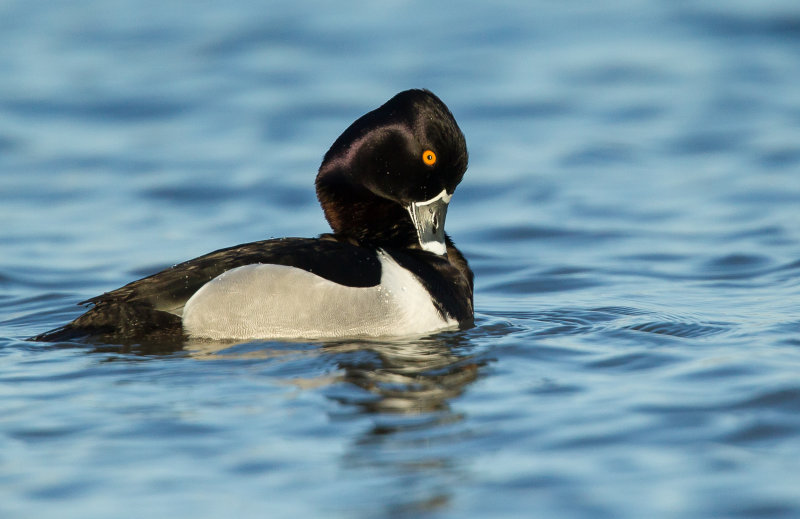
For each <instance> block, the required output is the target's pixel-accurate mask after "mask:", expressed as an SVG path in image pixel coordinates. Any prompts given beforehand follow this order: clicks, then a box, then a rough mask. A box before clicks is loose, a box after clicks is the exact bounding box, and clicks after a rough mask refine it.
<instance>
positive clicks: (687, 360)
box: [0, 0, 800, 518]
mask: <svg viewBox="0 0 800 519" xmlns="http://www.w3.org/2000/svg"><path fill="white" fill-rule="evenodd" d="M751 4H752V3H751V2H736V1H734V2H726V3H724V4H719V3H717V2H657V1H644V0H643V1H637V0H629V1H619V2H606V3H603V4H602V5H601V4H597V3H593V2H577V3H575V2H571V3H553V2H533V3H530V2H529V3H519V4H518V3H515V2H492V3H490V4H489V3H484V2H462V3H460V4H459V6H458V8H457V9H455V10H447V9H445V8H444V7H440V6H436V5H430V3H425V2H415V1H409V2H392V3H384V4H380V5H377V4H374V3H368V2H351V3H349V4H347V5H342V4H341V3H339V4H327V3H323V2H307V3H294V4H291V5H289V4H285V3H273V2H251V1H244V0H242V1H234V2H226V3H224V4H222V3H220V4H219V5H216V6H209V5H205V4H197V3H193V2H182V1H176V2H169V3H166V4H165V3H163V2H154V1H148V0H145V1H137V2H133V1H127V0H120V1H115V2H100V1H98V0H80V1H50V2H38V1H33V2H23V1H13V0H12V1H7V2H4V3H3V4H2V5H0V78H2V79H0V222H2V225H0V251H2V254H0V356H2V360H0V402H2V403H0V517H15V518H28V517H30V518H42V517H59V518H70V517H81V518H94V517H97V518H101V517H102V518H108V517H167V516H169V517H194V518H202V517H223V516H224V517H342V518H345V517H346V518H352V517H365V518H366V517H436V518H439V517H441V518H444V517H458V518H464V517H475V518H477V517H559V518H570V517H581V518H582V517H591V518H603V517H608V518H622V517H631V518H640V517H676V518H677V517H797V516H800V492H798V490H797V489H798V488H800V477H799V476H798V474H800V471H798V461H797V460H798V459H800V413H799V412H798V411H800V378H799V377H798V373H799V372H800V349H799V348H800V297H799V296H800V227H799V226H798V222H800V174H798V169H800V89H798V88H797V85H798V84H800V60H798V58H797V56H800V8H798V7H797V5H796V3H795V2H789V1H785V2H767V3H764V2H760V3H759V4H758V6H755V5H754V4H752V5H751ZM410 87H427V88H430V89H432V90H433V91H435V92H436V93H437V94H438V95H439V96H440V97H442V98H443V99H444V100H445V102H446V103H447V104H448V105H449V106H450V108H451V109H452V111H453V112H454V114H455V116H456V118H457V119H458V121H459V123H460V125H461V127H462V129H463V130H464V133H465V134H466V137H467V142H468V145H469V148H470V154H471V164H470V169H469V171H468V173H467V175H466V177H465V179H464V182H463V183H462V185H461V186H460V187H459V189H458V191H457V192H456V194H455V196H454V198H453V201H452V203H451V209H450V214H449V215H448V219H447V220H448V221H447V224H448V231H449V233H450V234H451V236H452V237H453V238H454V239H455V241H456V242H457V243H458V245H459V247H460V248H461V249H462V250H463V251H464V253H465V255H466V256H467V257H468V258H469V260H470V262H471V265H472V266H473V268H474V270H475V272H476V295H475V300H476V326H475V327H474V328H473V329H470V330H466V331H463V332H448V333H443V334H439V335H435V336H432V337H425V338H420V339H418V340H408V341H371V342H370V341H360V342H342V341H340V342H333V343H320V342H289V343H279V342H253V343H247V344H238V345H231V344H209V343H195V344H187V345H185V347H182V348H175V347H173V346H171V345H127V346H119V345H106V344H88V345H87V344H55V345H47V344H40V343H32V342H27V341H25V338H26V337H29V336H31V335H34V334H36V333H39V332H42V331H44V330H47V329H50V328H53V327H55V326H58V325H60V324H63V323H64V322H66V321H68V320H69V319H72V318H74V317H76V316H77V315H79V314H80V312H81V309H80V308H79V307H78V306H76V303H77V302H79V301H82V300H84V299H87V298H89V297H92V296H94V295H97V294H99V293H102V292H103V291H107V290H110V289H113V288H116V287H118V286H121V285H123V284H125V283H127V282H129V281H131V280H133V279H136V278H138V277H141V276H144V275H147V274H149V273H152V272H154V271H157V270H159V269H161V268H164V267H167V266H169V265H171V264H174V263H177V262H179V261H183V260H185V259H189V258H192V257H195V256H198V255H200V254H203V253H205V252H209V251H211V250H215V249H218V248H221V247H225V246H230V245H234V244H238V243H243V242H248V241H254V240H259V239H264V238H268V237H279V236H313V235H316V234H319V233H322V232H325V231H327V226H326V224H325V222H324V218H323V216H322V212H321V210H320V208H319V207H318V205H317V203H316V200H315V198H314V191H313V178H314V175H315V172H316V168H317V167H318V165H319V162H320V160H321V158H322V154H323V153H324V152H325V150H327V148H328V146H329V145H330V144H331V143H332V142H333V140H334V139H335V138H336V137H337V136H338V134H339V133H340V132H341V131H342V130H343V129H344V128H345V127H346V126H347V125H348V124H349V123H350V122H351V121H352V120H354V119H355V118H356V117H358V116H359V115H361V114H362V113H364V112H366V111H367V110H370V109H372V108H374V107H375V106H377V105H378V104H380V103H382V102H383V101H385V100H386V99H388V98H389V97H391V96H392V95H393V94H394V93H396V92H397V91H400V90H403V89H405V88H410Z"/></svg>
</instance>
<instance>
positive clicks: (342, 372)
mask: <svg viewBox="0 0 800 519" xmlns="http://www.w3.org/2000/svg"><path fill="white" fill-rule="evenodd" d="M460 343H461V344H463V343H464V339H463V338H462V337H459V336H457V335H442V336H439V337H433V338H424V339H417V340H413V341H400V340H398V341H391V340H388V341H387V340H384V341H380V342H378V341H366V340H359V341H352V342H338V341H337V342H335V343H320V344H314V343H311V344H309V343H292V342H280V343H270V342H266V343H265V342H245V343H242V342H224V341H192V340H190V341H187V342H186V343H185V344H183V348H185V351H186V352H187V353H188V354H189V355H190V356H191V357H193V358H196V359H200V360H219V359H261V360H267V359H269V360H277V361H279V362H280V361H281V359H290V358H297V357H321V356H325V357H328V358H330V359H331V360H332V361H333V362H334V363H335V366H336V368H337V371H336V374H335V375H324V376H321V377H316V378H304V377H292V378H288V379H286V382H287V383H291V384H293V385H296V386H297V387H299V388H312V387H320V386H324V385H328V384H331V383H336V382H345V383H348V384H352V385H353V386H356V387H358V388H361V389H363V390H364V394H363V395H361V396H360V397H351V396H337V397H332V398H334V400H336V401H338V402H340V403H342V404H346V405H351V406H355V407H357V408H358V409H360V410H361V412H364V413H391V414H404V415H420V414H424V413H438V412H446V411H448V409H449V406H448V402H449V400H451V399H453V398H455V397H457V396H459V395H460V394H461V393H462V392H463V390H464V387H465V386H467V385H468V384H470V383H472V382H474V381H475V380H476V379H477V377H478V368H479V367H480V365H481V364H480V363H479V362H478V361H476V360H475V359H474V358H473V357H472V356H471V355H467V354H464V353H456V352H457V351H458V346H459V344H460ZM163 347H164V345H163V344H159V345H157V346H151V347H147V346H143V345H135V346H133V347H131V346H128V347H126V348H127V350H128V351H137V352H139V353H144V354H152V353H153V352H154V350H156V348H163ZM162 351H163V350H162ZM385 432H387V431H381V433H385Z"/></svg>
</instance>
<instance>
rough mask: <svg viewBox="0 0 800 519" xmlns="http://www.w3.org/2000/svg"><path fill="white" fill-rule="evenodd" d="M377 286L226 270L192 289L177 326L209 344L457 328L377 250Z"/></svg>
mask: <svg viewBox="0 0 800 519" xmlns="http://www.w3.org/2000/svg"><path fill="white" fill-rule="evenodd" d="M378 259H379V260H380V263H381V283H380V285H378V286H375V287H366V288H359V287H347V286H343V285H339V284H337V283H334V282H333V281H329V280H327V279H325V278H322V277H319V276H317V275H315V274H311V273H310V272H306V271H304V270H301V269H298V268H295V267H287V266H283V265H271V264H254V265H245V266H243V267H238V268H235V269H232V270H229V271H227V272H225V273H223V274H221V275H219V276H217V277H216V278H214V279H212V280H211V281H209V282H208V283H206V284H205V285H203V287H202V288H200V290H198V291H197V292H196V293H195V294H194V295H193V296H192V297H191V298H190V299H189V300H188V301H187V302H186V306H185V307H184V309H183V328H184V330H185V331H186V333H187V334H188V335H190V336H192V337H198V338H209V339H270V338H274V339H281V338H283V339H288V338H307V339H314V338H334V337H358V336H405V335H409V336H411V335H417V336H418V335H423V334H426V333H429V332H433V331H437V330H442V329H446V328H452V327H454V326H456V325H457V324H458V323H457V322H456V321H455V320H454V319H452V318H448V319H442V317H441V315H440V314H439V312H438V311H437V310H436V308H435V307H434V305H433V302H432V301H431V297H430V294H428V291H427V290H426V289H425V287H423V286H422V284H421V283H420V282H419V280H418V279H417V278H416V277H415V276H414V275H413V274H412V273H411V272H409V271H408V270H406V269H404V268H402V267H401V266H400V265H398V264H397V262H395V260H394V259H393V258H392V257H391V256H390V255H389V254H387V253H385V252H383V251H378Z"/></svg>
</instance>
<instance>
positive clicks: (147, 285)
mask: <svg viewBox="0 0 800 519" xmlns="http://www.w3.org/2000/svg"><path fill="white" fill-rule="evenodd" d="M423 152H430V153H429V154H428V155H427V156H426V157H425V158H424V159H423V158H421V157H422V155H423ZM433 152H435V154H434V153H433ZM431 161H433V162H434V163H432V164H429V163H428V162H431ZM466 167H467V150H466V144H465V141H464V137H463V135H462V133H461V131H460V129H459V128H458V125H457V124H456V122H455V119H454V118H453V116H452V114H451V113H450V112H449V110H448V109H447V107H446V106H445V105H444V103H442V102H441V101H440V100H439V99H438V98H437V97H436V96H434V95H433V94H432V93H430V92H428V91H426V90H409V91H405V92H401V93H400V94H398V95H397V96H395V97H394V98H392V99H391V100H389V101H388V102H387V103H386V104H384V105H383V106H381V107H379V108H377V109H376V110H373V111H372V112H369V113H368V114H366V115H364V116H362V117H361V118H359V119H358V120H356V121H355V122H354V123H353V124H352V125H351V126H350V127H349V128H347V129H346V130H345V131H344V132H343V133H342V135H341V136H340V137H339V138H338V139H336V141H335V142H334V143H333V145H332V146H331V148H330V150H329V151H328V152H327V153H326V154H325V157H324V159H323V161H322V165H321V166H320V168H319V173H318V175H317V179H316V188H317V196H318V198H319V200H320V203H321V205H322V207H323V209H324V212H325V217H326V219H327V220H328V222H329V223H330V225H331V227H332V229H333V233H332V234H324V235H322V236H320V237H319V238H315V239H314V238H283V239H276V240H266V241H258V242H253V243H248V244H244V245H237V246H235V247H230V248H226V249H221V250H218V251H215V252H212V253H210V254H206V255H204V256H201V257H198V258H195V259H193V260H189V261H186V262H184V263H180V264H178V265H175V266H174V267H171V268H169V269H166V270H164V271H162V272H159V273H157V274H153V275H152V276H148V277H146V278H143V279H140V280H138V281H134V282H132V283H129V284H128V285H125V286H123V287H121V288H118V289H116V290H114V291H111V292H107V293H105V294H103V295H100V296H97V297H94V298H92V299H89V300H87V301H84V302H82V303H81V304H91V305H93V307H92V308H91V309H89V310H88V311H87V312H86V313H85V314H83V315H81V316H80V317H78V318H77V319H75V320H74V321H72V322H71V323H69V324H67V325H65V326H63V327H61V328H58V329H56V330H52V331H50V332H47V333H44V334H41V335H39V336H37V337H34V338H33V340H40V341H60V340H69V339H74V338H78V337H81V336H89V335H92V336H95V335H100V336H102V337H103V338H105V339H108V340H138V339H141V340H146V339H147V338H159V337H165V336H171V337H176V336H178V337H179V336H180V335H181V334H183V329H182V319H181V312H182V309H183V307H184V305H185V304H186V302H187V301H188V300H189V299H190V298H191V297H192V296H193V295H194V294H195V293H196V292H197V291H198V290H199V289H200V288H201V287H203V286H204V285H205V284H206V283H208V282H209V281H211V280H212V279H214V278H216V277H217V276H219V275H220V274H223V273H225V272H227V271H230V270H231V269H234V268H236V267H241V266H245V265H252V264H259V263H260V264H275V265H285V266H290V267H296V268H298V269H301V270H304V271H306V272H310V273H313V274H316V275H317V276H320V277H322V278H324V279H327V280H329V281H333V282H335V283H337V284H339V285H342V286H346V287H374V286H376V285H378V284H379V283H380V282H381V275H382V273H381V264H380V262H379V261H378V257H377V255H376V251H378V250H383V251H385V252H386V253H388V254H389V255H390V256H391V257H392V258H393V259H394V261H395V262H396V263H397V264H399V265H400V266H402V267H404V268H405V269H407V270H408V271H410V272H412V273H413V274H414V275H415V276H416V278H417V279H418V280H419V281H420V282H421V284H422V285H423V286H424V287H425V289H426V290H427V291H428V292H429V293H430V294H431V297H432V300H433V304H434V306H435V308H436V310H437V311H438V312H439V313H440V314H441V315H442V316H443V317H448V318H451V319H454V320H455V321H457V322H458V323H459V324H460V325H461V326H469V325H471V323H472V318H473V308H472V285H473V284H472V278H473V274H472V271H471V270H470V268H469V266H468V264H467V262H466V260H465V259H464V257H463V255H462V254H461V253H460V251H459V250H458V249H456V247H455V246H454V245H453V242H452V241H451V240H450V238H449V236H446V235H444V234H443V231H442V229H441V228H442V227H443V225H444V216H445V212H444V211H446V201H445V202H444V208H443V209H442V210H441V213H436V214H435V215H434V214H433V209H431V210H430V211H431V215H433V216H431V219H432V220H431V221H432V224H429V225H432V226H433V229H432V230H431V229H428V231H429V233H433V234H428V235H425V236H430V235H433V236H439V235H441V236H442V237H443V243H441V247H442V248H441V251H444V247H445V246H446V254H441V251H440V253H434V252H430V251H431V250H434V251H436V250H439V249H438V248H437V247H438V246H439V245H438V244H439V242H438V241H436V242H435V243H434V242H431V243H428V242H426V241H425V240H428V239H429V238H427V237H423V231H421V230H419V229H418V227H419V224H417V225H415V223H416V222H415V221H414V219H413V218H412V216H410V212H411V209H409V208H411V207H414V204H419V203H420V202H423V201H430V200H431V199H433V198H434V197H436V196H437V194H440V193H446V195H447V197H446V198H447V200H449V195H451V194H452V193H453V191H454V190H455V188H456V186H457V185H458V183H459V182H460V181H461V178H462V177H463V175H464V172H465V171H466ZM425 203H427V202H425ZM433 205H435V204H431V207H433ZM423 208H424V209H425V208H427V206H424V204H423ZM420 210H422V209H420ZM436 232H439V235H436ZM433 240H434V241H435V240H438V238H434V239H433ZM308 297H314V294H313V293H312V294H308ZM329 304H331V305H335V304H337V301H335V300H331V301H330V303H329Z"/></svg>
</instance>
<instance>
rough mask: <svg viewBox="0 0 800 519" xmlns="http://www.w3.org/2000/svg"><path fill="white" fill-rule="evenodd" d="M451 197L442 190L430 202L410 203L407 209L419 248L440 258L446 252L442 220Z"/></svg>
mask: <svg viewBox="0 0 800 519" xmlns="http://www.w3.org/2000/svg"><path fill="white" fill-rule="evenodd" d="M451 197H452V195H448V194H447V190H446V189H444V190H442V192H441V193H439V194H438V195H436V196H435V197H433V198H431V199H430V200H425V201H424V202H411V203H410V204H408V207H407V209H408V212H409V214H410V215H411V221H412V222H414V227H415V228H416V229H417V238H418V239H419V245H420V247H422V248H423V250H426V251H429V252H433V253H434V254H439V255H440V256H441V255H444V253H445V252H447V246H446V245H445V243H444V219H445V217H446V216H447V204H449V203H450V198H451Z"/></svg>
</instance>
